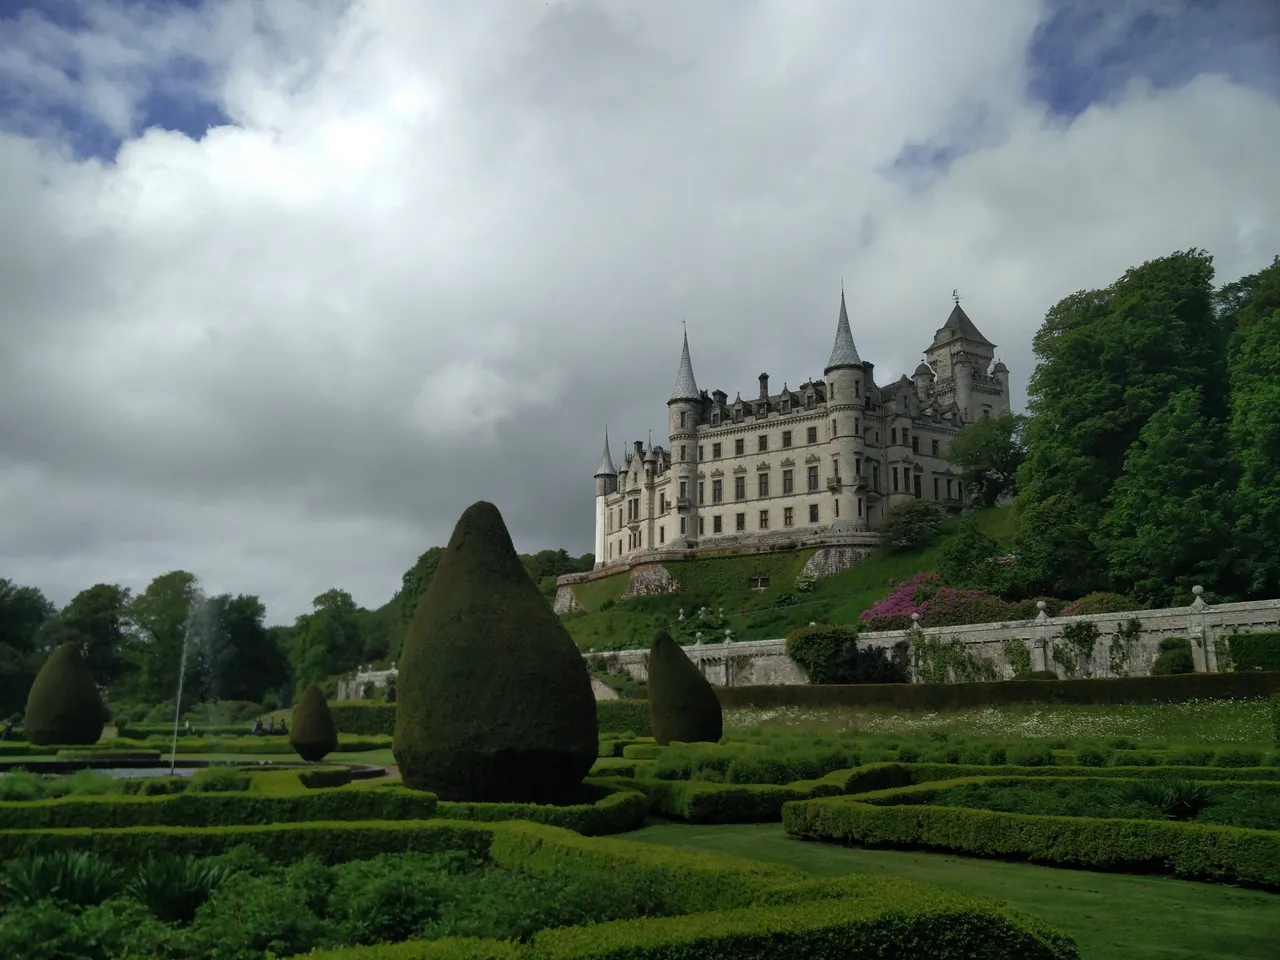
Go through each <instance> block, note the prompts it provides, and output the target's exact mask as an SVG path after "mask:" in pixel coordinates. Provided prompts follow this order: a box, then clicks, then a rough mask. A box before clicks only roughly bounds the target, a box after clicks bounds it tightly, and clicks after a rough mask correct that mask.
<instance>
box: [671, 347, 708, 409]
mask: <svg viewBox="0 0 1280 960" xmlns="http://www.w3.org/2000/svg"><path fill="white" fill-rule="evenodd" d="M701 399H702V395H701V394H700V393H698V382H697V381H696V380H694V379H693V361H692V360H690V359H689V331H688V330H686V331H685V333H684V349H683V350H681V351H680V369H679V370H677V371H676V385H675V387H674V388H673V389H672V391H671V399H670V400H668V401H667V403H668V404H672V403H677V402H679V401H681V400H701Z"/></svg>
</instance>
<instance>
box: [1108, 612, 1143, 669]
mask: <svg viewBox="0 0 1280 960" xmlns="http://www.w3.org/2000/svg"><path fill="white" fill-rule="evenodd" d="M1141 633H1142V621H1141V620H1139V619H1138V618H1137V617H1130V618H1129V619H1128V620H1126V621H1125V622H1124V623H1117V624H1116V632H1115V634H1114V635H1113V636H1112V637H1111V643H1110V644H1109V645H1108V647H1107V661H1108V664H1109V666H1110V667H1111V675H1112V676H1115V677H1127V676H1128V675H1129V657H1130V655H1131V653H1132V650H1133V643H1134V641H1135V640H1137V639H1138V635H1139V634H1141Z"/></svg>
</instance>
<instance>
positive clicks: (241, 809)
mask: <svg viewBox="0 0 1280 960" xmlns="http://www.w3.org/2000/svg"><path fill="white" fill-rule="evenodd" d="M350 779H351V774H350V771H349V770H347V769H345V768H336V769H333V768H330V769H317V770H301V771H271V772H264V773H255V774H253V776H252V777H251V779H250V785H249V789H248V790H236V791H228V792H219V793H201V792H195V791H184V792H183V793H174V794H161V795H157V796H140V795H137V794H108V795H106V796H70V797H57V798H52V799H48V800H22V801H13V802H7V803H0V824H3V825H4V827H5V829H8V830H57V829H75V828H81V827H84V828H89V829H97V830H101V829H119V828H127V827H210V826H219V827H234V826H246V825H254V824H272V823H282V824H283V823H297V822H301V821H312V820H316V821H320V820H332V821H349V820H378V821H393V820H428V819H433V818H439V817H444V818H446V819H449V820H476V821H489V822H493V821H501V820H529V821H533V822H536V823H543V824H547V825H549V826H555V827H564V828H566V829H570V830H574V831H576V832H578V833H582V834H587V835H597V834H607V833H622V832H624V831H626V830H633V829H635V828H636V827H638V826H639V825H640V824H641V823H643V822H644V818H645V815H646V814H647V813H648V809H649V801H648V799H647V798H646V797H645V795H644V793H643V792H642V791H641V790H640V789H639V788H637V787H636V786H635V785H634V783H633V782H632V781H621V780H618V779H615V778H605V779H593V780H588V781H585V782H584V787H585V788H586V792H587V794H588V796H590V797H592V798H593V799H592V802H590V803H580V804H575V805H572V806H563V807H554V806H539V805H535V804H520V803H444V802H440V801H438V800H437V799H436V796H435V795H434V794H431V793H426V792H420V791H416V790H409V789H407V788H405V787H402V786H399V785H391V784H388V785H382V784H378V783H367V784H363V785H361V786H360V787H358V788H347V787H345V786H344V785H345V784H347V783H348V782H349V781H350Z"/></svg>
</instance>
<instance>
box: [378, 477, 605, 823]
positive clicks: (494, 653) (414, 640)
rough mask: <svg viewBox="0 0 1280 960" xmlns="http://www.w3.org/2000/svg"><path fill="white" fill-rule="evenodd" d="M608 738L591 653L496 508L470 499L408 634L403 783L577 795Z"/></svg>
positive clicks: (449, 790)
mask: <svg viewBox="0 0 1280 960" xmlns="http://www.w3.org/2000/svg"><path fill="white" fill-rule="evenodd" d="M598 746H599V744H598V740H597V734H596V702H595V697H594V695H593V694H592V692H591V677H590V674H589V673H588V671H587V664H586V661H585V660H584V659H583V658H582V655H581V654H580V653H579V652H578V648H577V647H576V646H575V645H574V642H573V639H572V638H571V637H570V636H569V633H568V631H567V630H565V628H564V625H563V624H562V623H561V622H560V618H559V617H558V616H556V614H555V613H554V611H552V609H551V605H550V604H549V603H548V602H547V600H546V598H545V597H543V596H542V594H541V593H539V592H538V588H537V586H536V585H535V584H534V582H533V580H531V579H530V577H529V574H528V573H527V572H526V570H525V568H524V565H523V564H522V563H521V562H520V558H519V557H518V556H517V555H516V550H515V547H514V546H513V545H512V543H511V536H510V535H509V534H508V533H507V527H506V524H504V523H503V522H502V515H501V514H500V513H499V512H498V508H497V507H495V506H494V505H493V504H491V503H486V502H484V501H481V502H480V503H475V504H472V505H471V506H470V507H468V508H467V511H466V512H465V513H464V514H463V515H462V517H461V519H459V520H458V525H457V526H456V527H455V528H454V531H453V536H452V538H450V540H449V546H448V547H446V548H445V551H444V554H443V555H442V556H441V558H440V565H439V566H438V567H437V568H436V572H435V575H434V576H433V577H432V578H431V582H430V584H429V585H428V586H427V589H426V591H425V592H424V593H423V595H422V598H421V599H420V600H419V602H418V609H417V612H416V613H415V614H414V617H413V621H412V622H411V623H410V625H409V628H408V630H407V631H406V633H405V640H404V651H403V653H402V654H401V657H400V664H399V677H398V682H397V685H396V732H395V740H394V747H393V749H394V751H395V756H396V763H397V764H398V765H399V768H400V775H401V777H402V778H403V780H404V783H405V785H406V786H409V787H412V788H414V789H418V790H430V791H432V792H433V793H435V794H437V795H438V796H439V797H440V798H441V799H443V800H467V801H479V802H483V801H518V802H533V803H550V802H556V801H559V800H562V799H570V798H573V797H574V796H575V794H576V793H577V791H578V789H579V787H580V786H581V784H582V778H583V777H585V776H586V775H587V772H588V771H589V770H590V769H591V765H592V764H593V763H594V762H595V757H596V751H597V748H598Z"/></svg>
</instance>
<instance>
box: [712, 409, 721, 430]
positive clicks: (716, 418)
mask: <svg viewBox="0 0 1280 960" xmlns="http://www.w3.org/2000/svg"><path fill="white" fill-rule="evenodd" d="M711 425H712V426H713V427H718V426H720V411H719V410H712V411H711Z"/></svg>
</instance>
